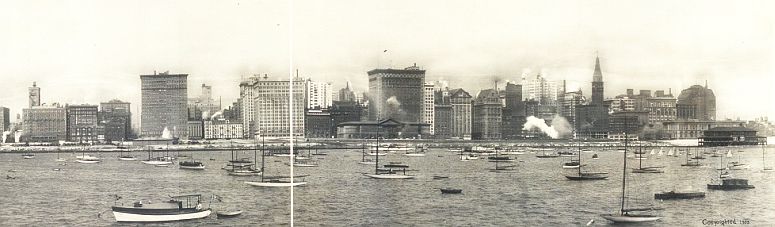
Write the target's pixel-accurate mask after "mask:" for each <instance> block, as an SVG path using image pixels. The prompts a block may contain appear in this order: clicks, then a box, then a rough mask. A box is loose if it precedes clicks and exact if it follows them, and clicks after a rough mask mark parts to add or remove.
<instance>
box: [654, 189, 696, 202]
mask: <svg viewBox="0 0 775 227" xmlns="http://www.w3.org/2000/svg"><path fill="white" fill-rule="evenodd" d="M695 198H705V192H676V191H669V192H660V193H655V194H654V199H662V200H668V199H695Z"/></svg>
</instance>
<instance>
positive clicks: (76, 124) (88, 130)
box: [65, 105, 98, 143]
mask: <svg viewBox="0 0 775 227" xmlns="http://www.w3.org/2000/svg"><path fill="white" fill-rule="evenodd" d="M97 110H98V107H97V105H67V106H65V111H66V113H67V141H71V142H79V143H95V142H97V141H98V133H97V126H98V124H97V123H98V121H97Z"/></svg>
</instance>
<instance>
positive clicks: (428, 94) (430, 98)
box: [422, 83, 435, 135]
mask: <svg viewBox="0 0 775 227" xmlns="http://www.w3.org/2000/svg"><path fill="white" fill-rule="evenodd" d="M434 90H435V89H434V86H433V84H432V83H425V85H424V86H423V107H422V122H423V123H426V124H428V125H430V128H429V131H430V133H431V135H434V134H435V131H434V119H435V118H434V113H435V112H434V110H433V109H434V105H435V104H434V101H435V100H434Z"/></svg>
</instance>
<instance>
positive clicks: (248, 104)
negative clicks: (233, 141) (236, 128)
mask: <svg viewBox="0 0 775 227" xmlns="http://www.w3.org/2000/svg"><path fill="white" fill-rule="evenodd" d="M263 78H264V79H267V78H269V76H267V75H266V74H264V77H263ZM260 79H261V76H260V75H253V76H251V77H248V78H247V79H244V80H242V81H241V82H240V84H239V95H240V98H239V100H240V115H241V120H242V136H243V137H244V138H253V135H255V132H256V127H257V125H256V121H255V119H254V117H255V115H256V100H255V95H254V94H253V92H254V90H255V89H254V88H253V87H254V85H255V84H256V83H257V82H258V81H259V80H260Z"/></svg>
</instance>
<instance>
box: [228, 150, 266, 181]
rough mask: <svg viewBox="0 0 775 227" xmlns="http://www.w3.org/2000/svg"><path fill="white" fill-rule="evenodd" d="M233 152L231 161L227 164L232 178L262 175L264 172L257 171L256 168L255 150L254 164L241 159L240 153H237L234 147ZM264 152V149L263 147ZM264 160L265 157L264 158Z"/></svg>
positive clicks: (246, 159)
mask: <svg viewBox="0 0 775 227" xmlns="http://www.w3.org/2000/svg"><path fill="white" fill-rule="evenodd" d="M230 151H231V160H229V163H228V164H226V168H225V169H226V172H227V174H229V175H230V176H258V175H261V174H262V171H260V170H257V169H256V168H255V165H256V164H255V162H256V161H257V160H256V151H255V148H254V150H253V162H251V161H250V160H249V159H248V158H241V159H240V158H239V152H235V151H234V149H233V146H232V149H231V150H230ZM262 151H263V147H262ZM262 154H263V153H262ZM262 160H263V157H262Z"/></svg>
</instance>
